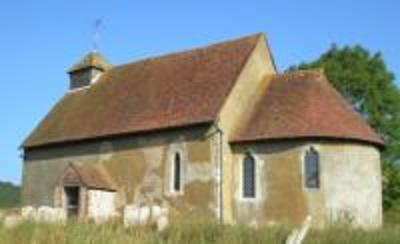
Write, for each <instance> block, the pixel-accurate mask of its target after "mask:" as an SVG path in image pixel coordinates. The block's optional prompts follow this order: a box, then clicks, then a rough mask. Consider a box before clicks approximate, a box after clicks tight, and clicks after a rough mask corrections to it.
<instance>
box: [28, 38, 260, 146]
mask: <svg viewBox="0 0 400 244" xmlns="http://www.w3.org/2000/svg"><path fill="white" fill-rule="evenodd" d="M260 36H261V34H256V35H252V36H248V37H244V38H240V39H236V40H232V41H226V42H223V43H219V44H214V45H211V46H208V47H205V48H199V49H194V50H190V51H185V52H180V53H175V54H170V55H165V56H161V57H156V58H150V59H146V60H142V61H139V62H135V63H131V64H127V65H122V66H117V67H114V68H112V69H110V70H108V71H106V72H105V73H104V74H103V75H102V76H101V77H100V79H99V80H98V81H97V82H96V83H94V84H93V85H91V87H90V88H88V89H80V90H76V91H72V92H69V93H67V94H66V95H65V96H64V97H63V98H62V99H61V100H60V101H59V102H58V103H57V104H56V106H55V107H54V108H53V109H52V111H51V112H50V113H49V114H48V115H47V116H46V117H45V119H44V120H43V121H42V122H41V123H40V124H39V126H38V127H37V128H36V129H35V130H34V131H33V132H32V134H31V135H30V136H29V137H28V138H27V139H26V140H25V142H24V143H23V146H24V147H25V148H29V147H35V146H42V145H48V144H54V143H61V142H69V141H77V140H83V139H91V138H98V137H103V136H110V135H118V134H126V133H136V132H143V131H151V130H155V129H166V128H171V127H180V126H188V125H195V124H202V123H211V122H213V121H214V120H215V119H216V117H217V115H218V112H219V110H220V108H221V106H222V104H223V102H224V100H225V98H226V96H227V95H228V94H229V92H230V90H231V88H232V86H233V85H234V83H235V81H236V79H237V76H238V75H239V73H240V71H241V70H242V67H243V66H244V64H245V63H246V61H247V59H248V57H249V56H250V54H251V52H252V50H253V49H254V48H255V46H256V44H257V42H258V40H259V38H260Z"/></svg>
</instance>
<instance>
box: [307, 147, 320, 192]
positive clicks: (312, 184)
mask: <svg viewBox="0 0 400 244" xmlns="http://www.w3.org/2000/svg"><path fill="white" fill-rule="evenodd" d="M304 186H305V187H306V188H312V189H315V188H319V153H318V152H317V150H315V149H314V148H313V147H311V148H310V149H308V150H307V151H306V154H305V156H304Z"/></svg>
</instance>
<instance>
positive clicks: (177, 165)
mask: <svg viewBox="0 0 400 244" xmlns="http://www.w3.org/2000/svg"><path fill="white" fill-rule="evenodd" d="M173 165H174V167H173V176H174V177H173V189H174V191H176V192H179V191H181V190H182V183H181V174H182V162H181V155H180V154H179V153H175V157H174V164H173Z"/></svg>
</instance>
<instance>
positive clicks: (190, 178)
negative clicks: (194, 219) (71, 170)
mask: <svg viewBox="0 0 400 244" xmlns="http://www.w3.org/2000/svg"><path fill="white" fill-rule="evenodd" d="M209 130H210V128H209V126H208V127H198V128H197V127H192V128H188V129H182V130H174V131H168V132H159V133H153V134H147V135H143V136H131V137H124V138H119V139H116V138H115V139H112V140H102V141H95V142H87V143H76V144H70V145H64V146H60V147H52V148H43V149H35V150H29V151H26V152H25V158H26V160H25V162H24V169H23V193H22V196H23V203H24V205H33V206H41V205H50V206H53V204H54V200H55V199H54V196H55V195H57V194H55V192H54V191H55V186H56V183H57V180H58V179H59V177H60V175H61V174H62V173H63V172H64V171H65V168H66V166H67V165H68V164H69V163H70V162H74V163H82V164H85V163H90V164H93V163H96V164H102V165H103V166H104V168H106V170H107V171H108V173H109V175H110V176H111V177H112V178H113V179H112V180H113V181H114V182H115V183H116V184H117V186H118V191H117V200H116V208H117V210H118V211H121V210H122V208H123V207H124V206H125V205H128V204H139V205H140V204H149V203H152V202H153V203H157V204H164V205H168V206H169V207H171V209H172V210H174V209H176V210H179V211H176V212H184V211H185V210H187V211H201V212H202V213H203V214H205V215H212V216H214V214H215V213H216V212H218V204H217V193H218V192H217V187H216V178H217V177H216V172H217V168H216V167H217V163H216V159H217V153H216V148H215V147H216V146H217V145H216V137H215V135H214V134H210V133H209V132H210V131H209ZM178 151H179V152H180V153H182V163H183V169H184V172H183V184H184V193H183V194H181V195H177V194H171V192H170V188H169V186H170V185H171V184H170V181H171V175H170V168H171V162H172V159H173V156H174V154H175V152H178Z"/></svg>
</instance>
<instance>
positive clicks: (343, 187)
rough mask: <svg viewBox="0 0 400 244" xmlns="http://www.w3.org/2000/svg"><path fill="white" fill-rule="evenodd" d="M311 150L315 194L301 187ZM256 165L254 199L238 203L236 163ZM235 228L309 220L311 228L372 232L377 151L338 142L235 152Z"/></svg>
mask: <svg viewBox="0 0 400 244" xmlns="http://www.w3.org/2000/svg"><path fill="white" fill-rule="evenodd" d="M310 146H313V147H314V148H315V149H317V150H318V152H319V154H320V188H319V189H306V188H305V187H304V175H303V173H304V170H303V158H304V153H305V151H306V150H307V149H308V148H310ZM246 152H251V153H252V154H253V155H254V157H255V159H256V165H257V166H256V198H255V199H244V198H243V197H242V160H243V158H244V156H245V153H246ZM234 153H235V154H234V177H233V178H234V179H235V180H234V189H235V190H234V202H233V206H232V208H233V212H234V213H233V215H234V220H235V222H238V223H245V224H271V223H288V224H299V223H301V222H302V221H304V219H305V218H306V216H307V215H311V216H312V218H313V220H312V223H313V225H314V226H315V227H323V226H326V225H327V224H330V223H335V222H338V221H339V222H340V221H342V222H346V223H351V224H353V225H355V226H361V227H365V228H375V227H379V226H381V224H382V195H381V190H382V189H381V169H380V154H379V151H378V150H377V149H376V148H375V147H373V146H368V145H361V144H355V143H339V142H337V143H336V142H335V143H334V142H321V141H316V142H285V143H284V142H279V143H278V142H276V143H259V144H252V145H242V146H239V145H237V146H235V149H234Z"/></svg>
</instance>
